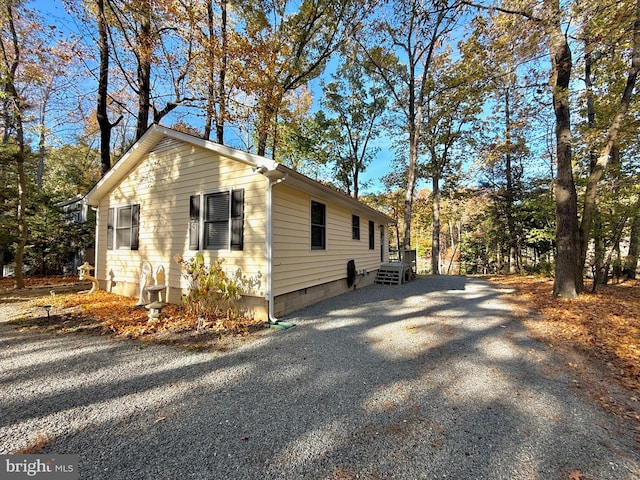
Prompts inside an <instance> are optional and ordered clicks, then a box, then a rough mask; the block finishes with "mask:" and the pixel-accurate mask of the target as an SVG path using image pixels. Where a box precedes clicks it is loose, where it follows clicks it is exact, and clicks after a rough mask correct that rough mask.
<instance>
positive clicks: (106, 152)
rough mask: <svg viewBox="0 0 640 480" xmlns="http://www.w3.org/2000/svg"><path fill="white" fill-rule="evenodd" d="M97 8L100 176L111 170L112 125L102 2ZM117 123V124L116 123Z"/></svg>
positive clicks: (107, 44) (105, 27)
mask: <svg viewBox="0 0 640 480" xmlns="http://www.w3.org/2000/svg"><path fill="white" fill-rule="evenodd" d="M96 6H97V7H98V14H97V21H98V49H99V51H100V67H99V74H98V99H97V107H96V119H97V120H98V126H99V127H100V164H101V166H102V175H104V174H105V173H107V172H108V171H109V169H110V168H111V130H112V128H113V126H114V125H113V124H112V123H111V122H110V121H109V116H108V114H107V103H108V99H107V97H108V88H109V38H108V34H107V20H106V17H105V11H104V0H96ZM116 123H118V122H116Z"/></svg>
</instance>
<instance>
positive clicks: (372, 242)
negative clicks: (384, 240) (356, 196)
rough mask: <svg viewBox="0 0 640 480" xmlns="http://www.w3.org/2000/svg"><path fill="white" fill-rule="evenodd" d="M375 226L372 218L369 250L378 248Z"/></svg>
mask: <svg viewBox="0 0 640 480" xmlns="http://www.w3.org/2000/svg"><path fill="white" fill-rule="evenodd" d="M375 226H376V225H375V223H373V221H372V220H369V250H373V249H375V248H376V232H375Z"/></svg>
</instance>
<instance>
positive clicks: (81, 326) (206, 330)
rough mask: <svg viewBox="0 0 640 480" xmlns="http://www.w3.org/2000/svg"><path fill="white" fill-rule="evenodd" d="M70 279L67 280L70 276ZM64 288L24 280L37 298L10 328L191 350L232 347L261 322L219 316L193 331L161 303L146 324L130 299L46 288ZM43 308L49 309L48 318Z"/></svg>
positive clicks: (53, 280)
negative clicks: (157, 313) (106, 336)
mask: <svg viewBox="0 0 640 480" xmlns="http://www.w3.org/2000/svg"><path fill="white" fill-rule="evenodd" d="M71 278H72V280H73V278H74V277H71ZM66 281H67V282H68V281H69V279H68V278H67V279H66ZM75 281H76V282H77V277H75ZM5 283H7V281H6V280H5ZM65 285H67V284H66V283H65V279H63V278H62V277H49V278H40V279H37V278H36V279H29V280H28V282H27V287H28V289H32V292H33V293H34V294H35V293H38V292H39V294H37V295H34V296H33V299H32V300H31V302H30V310H29V311H28V312H25V314H23V315H20V316H19V317H17V318H16V319H15V320H13V321H12V323H13V324H15V325H16V326H18V327H19V328H20V329H23V330H39V331H50V332H59V333H74V332H75V333H80V332H83V333H97V334H103V335H104V334H110V335H114V336H116V337H126V338H132V339H139V340H143V341H150V342H157V343H169V344H174V345H180V346H184V347H188V348H192V349H202V348H221V349H224V348H228V347H229V343H230V342H232V340H231V339H230V338H229V337H242V336H247V335H248V334H249V333H251V332H254V331H256V330H257V329H262V327H263V325H264V322H263V321H258V320H254V319H251V318H243V317H241V318H233V319H229V318H227V317H226V316H220V317H210V318H207V319H206V321H205V322H204V323H201V324H200V328H198V320H197V318H195V317H193V316H190V315H188V314H187V313H185V311H184V309H182V308H181V307H180V306H178V305H172V304H167V305H166V306H165V307H164V308H163V309H162V313H161V316H160V318H158V319H153V320H149V318H148V311H147V309H146V308H144V307H143V306H136V303H137V299H134V298H128V297H123V296H120V295H116V294H114V293H109V292H105V291H104V290H98V291H97V292H95V293H91V294H89V293H61V294H55V295H51V294H50V293H49V289H50V288H51V289H52V290H54V291H55V290H56V289H57V288H59V287H62V286H65ZM0 288H4V289H5V290H9V289H10V284H9V283H7V285H4V284H2V283H0ZM45 305H48V306H50V307H49V310H50V311H49V315H47V313H46V309H45ZM221 340H222V341H221Z"/></svg>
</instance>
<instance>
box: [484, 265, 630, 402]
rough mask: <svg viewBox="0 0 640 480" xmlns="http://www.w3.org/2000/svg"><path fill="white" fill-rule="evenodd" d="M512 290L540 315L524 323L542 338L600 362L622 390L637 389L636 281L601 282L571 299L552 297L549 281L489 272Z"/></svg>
mask: <svg viewBox="0 0 640 480" xmlns="http://www.w3.org/2000/svg"><path fill="white" fill-rule="evenodd" d="M491 281H493V282H495V283H499V284H500V285H502V286H505V287H510V288H513V289H515V290H516V291H517V294H518V295H517V297H514V296H510V298H511V297H514V298H515V301H517V302H519V303H520V304H521V306H522V307H524V308H525V309H527V310H529V311H534V312H539V313H540V314H541V316H539V317H538V318H532V316H531V315H527V317H529V318H528V321H527V322H525V324H526V325H527V327H528V328H530V329H531V330H533V332H534V334H535V335H536V336H537V337H538V338H540V339H541V340H544V341H545V342H547V343H552V344H553V343H554V342H569V343H571V344H573V345H574V346H576V347H578V348H580V349H581V350H582V351H584V352H586V353H587V354H588V355H589V356H591V357H595V358H597V359H599V360H601V361H603V362H604V363H605V364H606V365H607V367H608V368H609V370H610V372H611V373H612V375H613V376H615V377H616V378H617V379H618V380H619V381H620V382H621V383H622V385H624V386H625V387H626V388H627V389H629V390H632V391H635V392H638V393H640V282H638V281H627V282H624V283H621V284H618V285H602V286H599V287H598V291H597V292H596V293H585V294H583V295H580V296H578V297H577V298H575V299H571V300H569V299H563V298H555V297H553V295H552V291H553V280H552V279H547V278H539V277H517V276H507V277H492V278H491Z"/></svg>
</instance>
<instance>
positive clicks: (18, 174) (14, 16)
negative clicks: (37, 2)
mask: <svg viewBox="0 0 640 480" xmlns="http://www.w3.org/2000/svg"><path fill="white" fill-rule="evenodd" d="M0 8H1V10H0V81H1V82H2V91H3V92H4V93H3V95H2V96H1V97H0V100H2V120H3V123H2V145H1V147H2V150H1V154H2V160H3V164H4V165H5V166H6V168H8V169H15V170H14V171H15V179H16V184H17V189H16V197H17V198H16V202H15V204H14V208H15V214H16V216H15V218H16V226H17V235H16V236H15V237H14V238H15V244H14V245H15V249H14V255H15V265H16V266H15V272H14V286H15V288H24V277H23V263H24V251H25V246H26V244H27V238H28V232H27V195H28V193H27V188H28V185H27V172H26V170H25V169H26V166H25V164H26V163H27V161H28V158H29V155H30V151H29V148H28V145H27V139H26V138H25V115H26V113H27V109H28V103H27V99H26V98H24V97H23V95H22V92H23V91H24V89H25V87H26V85H27V84H28V83H29V82H30V81H31V79H30V78H29V68H28V67H29V66H30V60H32V58H29V52H30V51H33V50H31V49H30V48H29V46H30V45H29V42H30V41H32V40H34V39H35V38H37V34H36V30H37V24H35V23H34V22H32V21H30V20H29V12H27V11H25V10H24V9H23V8H24V7H23V6H22V5H20V4H19V3H17V2H14V1H12V0H8V1H6V2H3V3H2V5H1V7H0ZM11 203H13V202H11ZM11 240H13V238H11Z"/></svg>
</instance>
